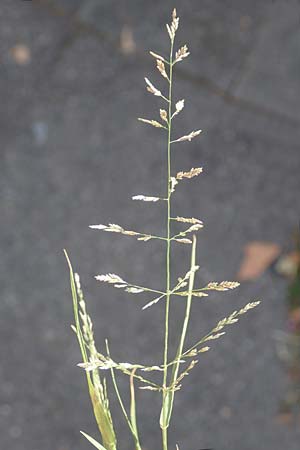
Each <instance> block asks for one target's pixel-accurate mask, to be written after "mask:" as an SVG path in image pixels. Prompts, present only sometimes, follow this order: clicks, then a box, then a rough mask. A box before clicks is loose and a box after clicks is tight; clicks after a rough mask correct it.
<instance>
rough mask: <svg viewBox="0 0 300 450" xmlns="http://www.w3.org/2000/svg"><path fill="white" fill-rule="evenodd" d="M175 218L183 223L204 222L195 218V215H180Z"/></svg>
mask: <svg viewBox="0 0 300 450" xmlns="http://www.w3.org/2000/svg"><path fill="white" fill-rule="evenodd" d="M175 220H176V221H177V222H183V223H192V224H195V223H199V224H203V222H202V221H201V220H199V219H195V218H194V217H191V218H189V217H179V216H177V217H176V218H175Z"/></svg>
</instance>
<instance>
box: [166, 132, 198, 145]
mask: <svg viewBox="0 0 300 450" xmlns="http://www.w3.org/2000/svg"><path fill="white" fill-rule="evenodd" d="M201 132H202V130H197V131H192V132H191V133H189V134H187V135H186V136H181V137H180V138H179V139H176V140H175V141H171V143H172V144H173V143H174V142H183V141H189V142H191V140H192V139H194V138H195V137H196V136H199V134H200V133H201Z"/></svg>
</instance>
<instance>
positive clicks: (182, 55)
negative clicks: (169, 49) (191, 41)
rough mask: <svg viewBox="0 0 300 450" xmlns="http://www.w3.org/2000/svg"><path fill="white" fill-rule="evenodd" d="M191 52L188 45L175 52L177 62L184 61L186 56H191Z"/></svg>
mask: <svg viewBox="0 0 300 450" xmlns="http://www.w3.org/2000/svg"><path fill="white" fill-rule="evenodd" d="M189 54H190V52H189V51H188V48H187V45H183V46H182V47H180V49H179V50H177V52H176V53H175V63H177V62H179V61H182V60H183V59H184V58H187V57H188V56H189Z"/></svg>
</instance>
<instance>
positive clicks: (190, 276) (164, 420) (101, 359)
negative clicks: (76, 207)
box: [65, 9, 259, 450]
mask: <svg viewBox="0 0 300 450" xmlns="http://www.w3.org/2000/svg"><path fill="white" fill-rule="evenodd" d="M178 26H179V17H177V13H176V10H175V9H174V11H173V13H172V20H171V23H170V25H167V32H168V36H169V40H170V53H169V56H168V57H164V56H161V55H159V54H158V53H154V52H152V51H151V52H150V54H151V56H152V57H153V58H154V59H155V60H156V67H157V69H158V71H159V73H160V74H161V76H162V78H163V79H164V82H165V83H166V89H165V90H164V91H165V93H163V92H162V91H161V90H160V89H158V88H157V87H155V86H154V85H153V83H152V82H151V81H150V80H149V79H148V78H145V83H146V88H147V91H148V92H149V93H151V94H152V95H154V96H155V97H158V98H159V99H160V100H161V102H162V103H163V107H161V108H160V109H159V114H158V117H159V118H158V119H148V118H147V119H145V118H139V120H140V121H141V122H143V123H146V124H147V125H151V126H153V127H155V128H160V129H162V130H164V132H165V134H166V158H167V173H166V191H165V195H164V196H162V197H157V196H146V195H143V194H138V195H135V196H134V197H132V199H133V200H137V201H143V202H145V203H146V202H154V203H155V202H160V201H162V202H164V203H165V206H166V208H165V209H166V230H165V235H164V236H155V235H151V234H148V233H143V232H139V231H132V230H125V229H124V228H123V227H122V226H120V225H117V224H113V223H110V224H108V225H103V224H99V225H90V228H92V229H96V230H102V231H107V232H110V233H119V234H123V235H125V236H131V237H134V238H136V239H137V240H139V241H143V242H147V241H151V240H154V239H158V240H161V241H162V245H165V288H164V289H163V290H161V289H156V288H151V287H145V286H140V285H139V284H136V283H131V282H128V281H126V280H124V279H123V278H122V277H121V276H120V275H117V274H114V273H108V274H102V275H97V276H96V277H95V278H96V280H98V281H100V282H104V283H108V284H111V285H112V286H113V287H115V288H117V289H123V290H125V291H126V292H128V293H131V294H134V295H137V294H139V293H147V294H149V296H150V298H149V300H148V302H147V303H146V304H145V305H143V309H147V308H149V307H153V306H154V305H155V304H156V303H158V302H159V301H160V302H164V303H165V327H164V342H163V350H162V360H163V362H162V363H159V364H153V365H152V366H145V365H142V364H135V363H134V364H133V363H127V362H126V363H124V362H119V361H116V360H115V359H114V358H113V356H112V355H111V353H110V349H109V344H108V341H107V340H106V342H105V346H104V350H102V352H101V353H100V352H99V351H98V350H97V348H96V345H95V341H94V335H93V325H92V321H91V318H90V316H89V315H88V313H87V309H86V304H85V301H84V297H83V293H82V289H81V285H80V279H79V276H78V274H76V273H74V272H73V269H72V265H71V262H70V260H69V258H68V255H67V253H65V254H66V258H67V261H68V265H69V270H70V282H71V291H72V297H73V308H74V317H75V325H74V326H73V327H72V328H73V330H74V332H75V334H76V336H77V339H78V343H79V347H80V350H81V354H82V362H81V363H80V364H78V365H79V366H80V367H82V368H83V369H84V370H85V374H86V378H87V384H88V390H89V394H90V397H91V402H92V406H93V410H94V414H95V418H96V422H97V425H98V428H99V432H100V435H101V439H102V441H101V442H102V443H99V442H98V441H97V440H95V439H94V438H92V437H91V436H89V435H88V434H87V433H83V432H82V434H83V435H84V436H85V437H86V438H87V439H88V441H89V442H90V443H91V444H92V445H93V446H94V447H96V448H97V449H100V450H116V449H117V448H118V444H117V439H116V433H115V430H114V424H113V419H112V415H111V412H110V406H109V400H108V392H107V388H106V381H105V377H104V376H103V373H105V372H106V373H108V375H110V376H111V379H112V385H113V387H114V390H115V395H116V397H117V399H118V402H119V405H120V409H121V411H122V413H123V415H124V417H125V420H126V422H127V425H128V429H129V431H130V433H131V435H132V438H133V442H134V446H135V449H136V450H141V441H140V433H139V430H138V421H137V417H136V400H135V388H136V385H138V387H139V389H147V390H151V391H154V393H156V395H160V396H161V411H160V421H159V425H158V426H159V427H160V429H161V435H162V449H163V450H168V429H169V425H170V421H171V418H172V415H173V406H174V397H175V395H176V392H177V391H178V390H179V389H180V388H181V385H182V382H183V381H184V378H185V377H186V376H187V375H188V374H189V373H190V371H191V370H192V369H193V368H194V367H195V366H196V364H197V362H198V358H199V356H200V355H201V354H202V353H205V352H207V351H208V350H209V348H210V347H209V346H208V345H207V343H208V342H209V341H213V340H216V339H219V338H221V337H222V336H223V335H224V334H225V331H224V330H225V328H226V327H227V326H229V325H232V324H234V323H236V322H237V321H238V320H239V318H240V316H241V315H243V314H245V313H246V312H248V311H249V310H250V309H252V308H254V307H255V306H257V305H258V304H259V302H251V303H248V304H247V305H246V306H245V307H244V308H242V309H240V310H238V311H234V312H233V313H232V314H230V315H229V316H228V317H226V318H224V319H222V320H220V321H219V322H218V323H217V324H216V326H215V327H214V328H213V329H212V330H211V331H210V332H209V333H208V334H206V335H205V336H203V337H201V338H199V340H197V341H196V342H195V343H193V344H189V345H186V334H187V330H188V326H189V321H190V314H191V305H192V302H193V299H194V298H199V297H207V296H208V295H209V293H210V291H228V290H231V289H235V288H236V287H238V285H239V283H237V282H232V281H221V282H215V281H213V282H210V283H208V284H207V285H205V286H200V287H196V285H195V278H196V274H197V271H198V270H199V266H198V265H197V262H196V243H197V239H196V233H197V232H198V231H200V230H201V229H202V228H203V223H202V221H201V220H200V219H198V218H194V217H181V216H176V217H173V216H172V197H173V195H174V194H175V190H176V187H177V185H178V184H179V183H180V182H181V181H182V180H191V179H193V178H195V177H198V176H199V175H200V174H201V173H202V167H196V168H194V167H192V168H191V169H190V170H188V171H180V172H178V173H173V170H172V151H171V149H172V146H173V145H174V144H176V145H177V144H178V143H181V142H184V141H191V140H192V139H194V138H196V137H198V136H199V135H200V133H201V130H194V131H191V132H188V133H187V134H185V135H183V136H181V137H173V132H172V126H173V121H174V120H176V116H177V115H178V114H181V113H182V111H183V109H184V107H185V100H184V99H178V100H173V92H172V89H173V80H174V72H175V70H176V65H177V64H178V63H181V62H182V61H184V59H185V58H187V57H188V56H189V54H190V53H189V50H188V47H187V45H183V46H181V47H179V49H178V50H174V45H175V37H176V32H177V30H178ZM174 221H175V222H178V223H179V224H181V225H182V226H183V227H186V228H184V229H183V230H182V231H181V232H179V233H177V234H172V223H173V222H174ZM178 244H185V245H188V246H190V248H191V252H190V264H189V269H188V271H187V273H186V274H184V275H183V276H182V277H180V278H178V280H177V282H176V283H175V285H174V286H173V285H172V284H171V265H170V262H171V250H172V246H173V245H178ZM174 296H179V297H184V298H185V302H186V307H185V314H184V317H183V319H182V324H181V325H180V326H179V334H178V345H177V351H176V353H175V354H174V355H170V351H169V324H170V320H171V303H172V302H171V300H172V298H173V297H174ZM117 372H120V373H122V374H124V375H125V376H127V377H128V383H129V391H130V405H129V406H127V405H125V403H124V401H123V399H122V393H121V392H120V390H119V387H118V384H117V377H116V373H117ZM154 372H155V373H156V375H157V373H158V374H161V382H160V383H158V382H157V381H156V382H154V381H153V379H152V378H151V376H152V374H153V373H154ZM155 380H157V376H156V377H155Z"/></svg>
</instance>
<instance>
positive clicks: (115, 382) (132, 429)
mask: <svg viewBox="0 0 300 450" xmlns="http://www.w3.org/2000/svg"><path fill="white" fill-rule="evenodd" d="M105 343H106V351H107V355H108V356H109V357H110V352H109V347H108V341H107V340H106V342H105ZM110 373H111V378H112V382H113V385H114V389H115V392H116V395H117V398H118V401H119V404H120V407H121V410H122V412H123V414H124V417H125V420H126V422H127V425H128V427H129V429H130V431H131V433H132V436H133V439H134V442H135V448H136V450H141V445H140V442H139V437H138V434H137V433H136V432H135V429H134V427H133V425H132V424H131V422H130V419H129V417H128V414H127V411H126V409H125V406H124V403H123V400H122V397H121V394H120V391H119V388H118V384H117V380H116V376H115V372H114V369H110Z"/></svg>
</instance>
